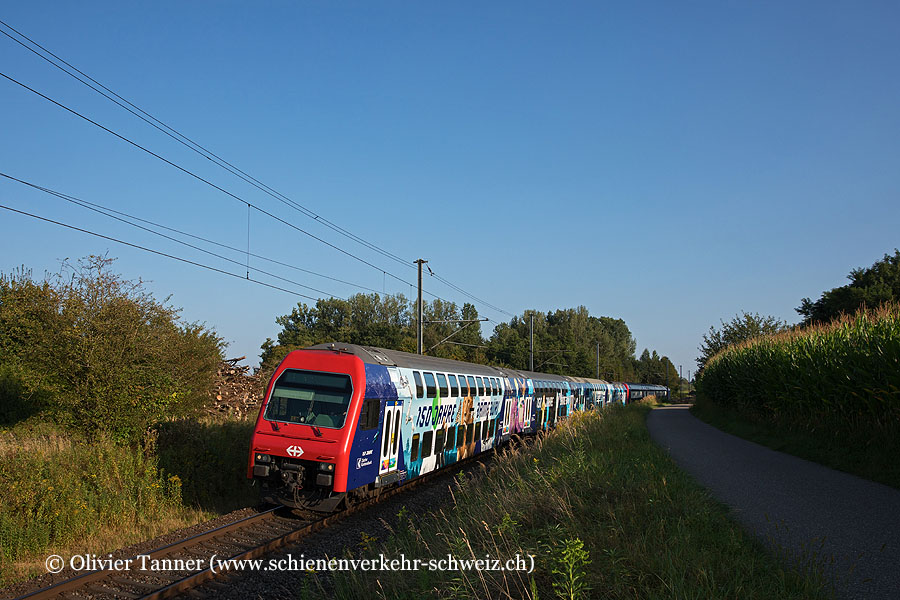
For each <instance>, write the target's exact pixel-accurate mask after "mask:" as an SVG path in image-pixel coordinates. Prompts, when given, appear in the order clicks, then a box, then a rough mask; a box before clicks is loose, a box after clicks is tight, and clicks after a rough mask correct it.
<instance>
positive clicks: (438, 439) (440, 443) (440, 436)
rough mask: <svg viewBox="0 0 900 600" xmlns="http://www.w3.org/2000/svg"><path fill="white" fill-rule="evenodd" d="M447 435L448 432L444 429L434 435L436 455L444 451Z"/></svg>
mask: <svg viewBox="0 0 900 600" xmlns="http://www.w3.org/2000/svg"><path fill="white" fill-rule="evenodd" d="M446 435H447V432H446V431H444V430H443V429H439V430H438V432H437V433H435V434H434V453H435V454H438V453H440V452H441V451H443V449H444V436H446Z"/></svg>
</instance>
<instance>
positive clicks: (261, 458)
mask: <svg viewBox="0 0 900 600" xmlns="http://www.w3.org/2000/svg"><path fill="white" fill-rule="evenodd" d="M254 461H256V462H258V463H268V462H272V457H271V456H269V455H268V454H260V453H259V452H257V453H256V454H255V455H254Z"/></svg>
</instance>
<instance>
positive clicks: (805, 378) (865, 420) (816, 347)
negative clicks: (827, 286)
mask: <svg viewBox="0 0 900 600" xmlns="http://www.w3.org/2000/svg"><path fill="white" fill-rule="evenodd" d="M697 387H698V393H699V394H701V395H702V396H703V397H704V398H705V399H708V400H711V401H712V402H714V403H715V404H718V405H720V406H722V407H725V408H730V409H733V410H735V411H736V412H738V413H741V414H743V415H745V416H747V417H749V418H751V419H753V420H756V421H761V422H770V423H774V424H778V425H782V426H787V427H788V428H791V429H798V430H804V431H806V432H810V433H815V434H822V435H831V436H839V437H841V438H844V439H854V440H860V439H862V440H867V441H868V443H872V442H874V441H875V440H878V439H891V438H893V439H896V438H895V437H894V436H895V435H896V433H898V432H900V306H898V305H892V306H885V307H882V308H881V309H879V310H876V311H865V310H863V311H860V312H858V313H856V314H855V315H849V316H845V317H842V318H839V319H837V320H835V321H833V322H831V323H829V324H827V325H820V326H813V327H809V328H805V329H797V330H793V331H788V332H785V333H780V334H776V335H773V336H767V337H762V338H756V339H753V340H749V341H747V342H743V343H741V344H736V345H734V346H730V347H728V348H726V349H725V350H723V351H722V352H720V353H719V354H717V355H716V356H714V357H712V358H711V359H710V360H709V361H708V362H707V364H706V367H705V369H704V370H703V373H702V375H701V377H700V380H699V381H698V385H697Z"/></svg>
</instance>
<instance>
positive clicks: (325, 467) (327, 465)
mask: <svg viewBox="0 0 900 600" xmlns="http://www.w3.org/2000/svg"><path fill="white" fill-rule="evenodd" d="M319 470H320V471H325V472H328V473H330V472H331V471H334V464H332V463H319Z"/></svg>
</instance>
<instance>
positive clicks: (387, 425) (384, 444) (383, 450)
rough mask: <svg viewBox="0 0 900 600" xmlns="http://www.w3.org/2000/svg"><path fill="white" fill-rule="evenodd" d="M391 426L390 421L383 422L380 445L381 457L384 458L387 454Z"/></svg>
mask: <svg viewBox="0 0 900 600" xmlns="http://www.w3.org/2000/svg"><path fill="white" fill-rule="evenodd" d="M392 425H393V423H391V420H390V419H385V420H384V431H383V432H382V433H383V434H384V440H383V442H382V445H381V454H382V456H384V455H385V454H387V452H388V440H390V439H391V426H392Z"/></svg>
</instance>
